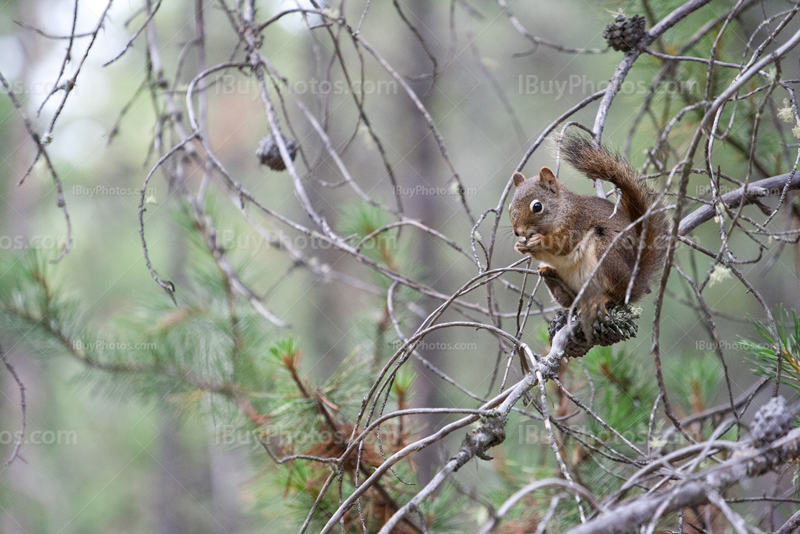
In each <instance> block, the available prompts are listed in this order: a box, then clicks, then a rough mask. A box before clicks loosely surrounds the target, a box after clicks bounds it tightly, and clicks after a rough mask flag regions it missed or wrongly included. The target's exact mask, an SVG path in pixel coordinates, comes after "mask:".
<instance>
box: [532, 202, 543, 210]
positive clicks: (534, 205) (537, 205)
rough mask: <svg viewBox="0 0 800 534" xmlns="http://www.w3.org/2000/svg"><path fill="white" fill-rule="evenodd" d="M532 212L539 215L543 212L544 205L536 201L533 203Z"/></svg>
mask: <svg viewBox="0 0 800 534" xmlns="http://www.w3.org/2000/svg"><path fill="white" fill-rule="evenodd" d="M531 211H532V212H533V213H539V212H540V211H542V203H541V202H539V201H538V200H534V201H533V202H531Z"/></svg>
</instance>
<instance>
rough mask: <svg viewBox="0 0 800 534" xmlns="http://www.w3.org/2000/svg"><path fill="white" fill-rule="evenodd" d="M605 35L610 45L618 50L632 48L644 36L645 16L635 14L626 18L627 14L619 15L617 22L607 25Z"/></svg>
mask: <svg viewBox="0 0 800 534" xmlns="http://www.w3.org/2000/svg"><path fill="white" fill-rule="evenodd" d="M603 37H604V38H605V40H606V41H607V42H608V46H610V47H611V48H613V49H614V50H616V51H618V52H627V51H629V50H632V49H633V48H635V47H636V45H637V44H639V41H641V39H642V37H644V17H642V16H641V15H634V16H632V17H630V18H626V17H625V15H617V18H616V19H615V22H613V23H611V24H609V25H608V26H606V29H605V31H604V32H603Z"/></svg>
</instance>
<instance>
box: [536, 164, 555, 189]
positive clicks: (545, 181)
mask: <svg viewBox="0 0 800 534" xmlns="http://www.w3.org/2000/svg"><path fill="white" fill-rule="evenodd" d="M539 183H540V184H541V185H543V186H544V187H546V188H548V189H549V190H550V191H552V192H553V193H558V178H556V175H555V174H553V171H551V170H550V169H548V168H547V167H542V170H540V171H539Z"/></svg>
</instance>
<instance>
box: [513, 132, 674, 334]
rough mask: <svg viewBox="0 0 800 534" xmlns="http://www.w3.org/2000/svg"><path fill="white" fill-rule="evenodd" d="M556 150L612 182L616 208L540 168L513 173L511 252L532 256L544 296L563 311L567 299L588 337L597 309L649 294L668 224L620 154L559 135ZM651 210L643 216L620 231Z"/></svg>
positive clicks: (587, 172) (589, 173) (581, 138)
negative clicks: (530, 173)
mask: <svg viewBox="0 0 800 534" xmlns="http://www.w3.org/2000/svg"><path fill="white" fill-rule="evenodd" d="M562 153H563V154H564V157H565V159H566V161H567V162H569V163H570V165H572V166H573V167H575V168H576V169H577V170H578V171H580V172H582V173H583V174H585V175H586V176H587V177H588V178H591V179H595V178H599V179H600V180H604V181H606V182H611V183H612V184H613V185H614V186H616V187H617V188H618V189H619V192H620V194H621V198H620V201H619V209H617V207H616V206H615V204H614V203H612V202H609V201H608V200H606V199H604V198H599V197H595V196H590V195H579V194H576V193H573V192H572V191H570V190H569V189H567V188H566V187H565V186H564V185H562V184H561V183H560V182H559V181H558V179H557V178H556V176H555V174H553V171H551V170H550V169H548V168H547V167H544V168H542V170H541V171H539V177H538V178H530V179H527V180H526V179H525V177H524V176H523V175H522V174H521V173H519V172H517V173H514V176H513V178H512V180H513V182H514V186H515V187H516V190H515V192H514V197H513V199H512V200H511V204H510V206H509V212H510V215H511V225H512V229H513V231H514V235H516V236H517V237H519V238H520V240H519V241H517V242H516V243H515V244H514V249H515V250H516V251H517V252H520V253H522V254H529V255H530V256H531V257H533V258H535V259H537V260H539V262H540V263H539V276H540V277H541V278H542V279H543V280H544V283H545V285H546V286H547V289H548V291H549V292H550V295H551V297H552V298H553V300H554V301H555V302H557V303H558V304H559V305H561V306H563V307H564V308H570V307H572V306H573V304H575V309H576V310H577V314H578V316H579V317H580V319H581V326H582V328H583V332H584V335H585V337H586V339H587V340H589V339H590V338H591V332H592V325H593V323H594V320H595V318H596V317H597V315H598V314H599V313H603V314H606V315H607V314H608V310H607V306H608V305H609V304H626V303H628V302H636V301H638V300H639V299H641V298H642V297H643V296H644V294H645V293H649V292H650V284H651V281H652V279H653V275H654V274H655V273H656V272H657V271H658V269H659V268H660V267H661V265H662V261H663V258H664V256H665V248H666V247H665V239H664V237H665V236H666V234H667V232H668V230H669V224H668V223H667V220H666V218H665V217H664V215H663V212H662V211H660V210H658V206H654V204H655V199H654V198H653V197H654V194H653V193H652V192H651V191H650V189H649V187H648V186H647V184H646V183H645V182H644V181H643V180H641V179H640V178H638V177H637V175H636V172H635V171H634V170H633V168H632V167H631V166H630V165H629V164H628V163H627V162H626V161H624V160H623V159H622V158H621V157H619V156H617V155H615V154H612V153H611V152H609V151H608V150H607V149H606V148H603V147H599V146H595V145H594V144H593V142H592V140H591V139H588V138H586V137H585V136H582V135H568V136H565V137H564V138H563V141H562ZM651 208H653V209H652V210H651V211H650V213H649V214H648V215H647V217H645V218H643V220H642V221H640V222H638V223H637V224H636V225H634V226H633V227H632V228H630V229H628V230H627V231H626V228H628V227H629V226H631V223H632V222H634V221H637V220H639V219H640V218H642V216H643V215H644V214H645V213H646V212H647V211H648V210H650V209H651ZM623 232H624V235H622V236H620V237H619V238H618V239H617V241H616V242H614V243H613V245H612V242H613V241H614V239H615V238H616V237H617V236H618V235H619V234H620V233H623ZM643 232H644V238H643V239H642V233H643ZM640 242H642V246H641V252H640ZM609 247H611V250H608V249H609ZM604 254H605V258H603V255H604ZM637 257H638V262H637ZM601 258H603V259H602V262H601ZM598 263H600V266H599V268H598ZM637 263H638V265H637ZM596 268H597V272H596V273H595V274H594V276H593V277H591V281H589V283H588V285H587V287H586V289H585V290H584V293H583V295H582V296H581V299H580V301H579V302H577V303H575V302H574V301H575V297H576V296H577V294H578V293H579V292H580V290H581V288H583V286H584V285H585V284H586V282H587V281H588V280H589V278H590V276H591V275H592V272H593V271H594V270H595V269H596ZM631 279H633V284H632V285H631ZM629 285H630V286H631V287H630V289H629V288H628V286H629ZM629 291H630V295H628V292H629ZM626 297H627V298H626Z"/></svg>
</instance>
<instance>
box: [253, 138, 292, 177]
mask: <svg viewBox="0 0 800 534" xmlns="http://www.w3.org/2000/svg"><path fill="white" fill-rule="evenodd" d="M281 137H283V143H284V144H285V145H286V150H287V151H288V152H289V157H290V158H291V159H292V161H294V158H295V157H296V156H297V143H295V142H294V141H292V140H291V139H289V138H288V137H286V136H283V135H282V136H281ZM275 139H276V138H275V134H269V135H268V136H266V137H264V139H262V140H261V142H260V143H259V144H258V150H256V156H258V160H259V161H260V162H261V164H262V165H266V166H267V167H269V168H270V169H272V170H274V171H283V170H286V164H285V163H284V162H283V158H282V157H281V152H280V149H279V148H278V143H277V142H276V141H275Z"/></svg>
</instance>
